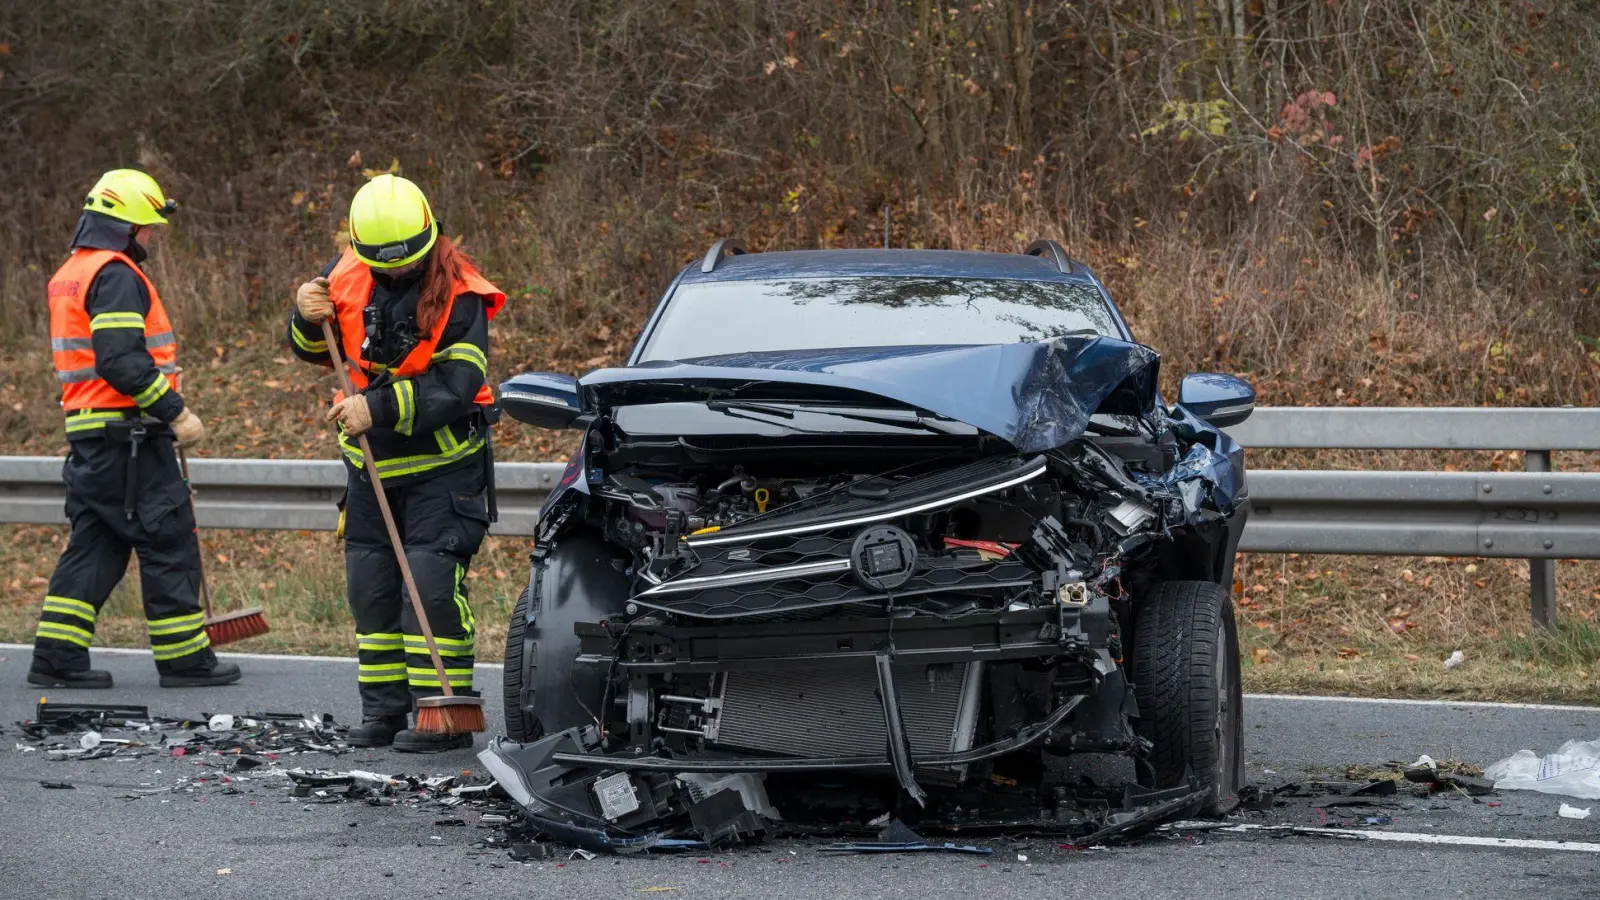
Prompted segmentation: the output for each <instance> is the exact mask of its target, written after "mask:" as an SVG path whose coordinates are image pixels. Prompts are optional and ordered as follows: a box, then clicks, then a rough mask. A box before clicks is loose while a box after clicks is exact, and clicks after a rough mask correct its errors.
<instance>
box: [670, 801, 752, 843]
mask: <svg viewBox="0 0 1600 900" xmlns="http://www.w3.org/2000/svg"><path fill="white" fill-rule="evenodd" d="M689 823H690V824H691V825H692V826H694V830H695V833H696V834H699V835H700V839H701V840H702V841H704V842H705V844H706V846H707V847H720V846H724V845H731V844H740V843H756V842H758V841H760V840H761V839H762V838H763V837H765V836H766V833H767V826H766V823H765V822H764V821H763V820H762V818H761V816H760V814H758V813H757V812H756V811H754V810H752V809H748V808H746V807H745V804H744V797H743V796H741V795H740V794H739V792H738V791H731V790H721V791H718V792H716V793H715V794H712V795H711V796H709V797H707V798H706V799H704V800H700V801H698V802H696V803H695V804H694V805H693V806H691V807H689Z"/></svg>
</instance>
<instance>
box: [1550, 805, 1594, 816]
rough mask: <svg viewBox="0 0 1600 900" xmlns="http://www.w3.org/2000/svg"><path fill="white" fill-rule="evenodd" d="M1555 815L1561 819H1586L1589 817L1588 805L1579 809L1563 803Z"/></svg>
mask: <svg viewBox="0 0 1600 900" xmlns="http://www.w3.org/2000/svg"><path fill="white" fill-rule="evenodd" d="M1557 815H1559V816H1561V818H1563V819H1587V818H1589V807H1587V806H1586V807H1584V808H1583V809H1579V808H1577V807H1576V806H1568V805H1567V804H1565V803H1563V804H1561V809H1560V810H1559V811H1558V813H1557Z"/></svg>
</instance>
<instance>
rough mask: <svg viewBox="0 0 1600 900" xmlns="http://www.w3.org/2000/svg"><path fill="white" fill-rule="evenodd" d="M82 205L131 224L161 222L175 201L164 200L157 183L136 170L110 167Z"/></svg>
mask: <svg viewBox="0 0 1600 900" xmlns="http://www.w3.org/2000/svg"><path fill="white" fill-rule="evenodd" d="M83 208H84V209H87V210H92V211H94V212H97V213H100V214H101V215H107V216H110V217H111V218H113V219H121V220H122V221H124V222H131V223H133V224H134V225H165V224H167V216H170V215H172V214H173V213H175V212H177V211H178V201H176V200H168V199H167V197H166V195H165V194H163V193H161V185H159V184H156V180H155V179H154V178H151V177H150V176H149V175H146V174H145V173H143V172H141V171H139V170H138V169H112V170H111V171H109V172H107V173H105V174H104V175H101V176H100V180H99V181H97V182H95V183H94V187H92V188H90V189H89V196H88V197H86V198H84V201H83Z"/></svg>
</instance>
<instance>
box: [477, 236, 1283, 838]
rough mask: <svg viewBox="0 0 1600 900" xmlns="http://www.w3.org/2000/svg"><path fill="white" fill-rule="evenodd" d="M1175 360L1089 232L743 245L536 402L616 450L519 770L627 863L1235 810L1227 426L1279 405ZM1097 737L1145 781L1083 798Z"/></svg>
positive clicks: (603, 463) (533, 791)
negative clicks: (594, 363)
mask: <svg viewBox="0 0 1600 900" xmlns="http://www.w3.org/2000/svg"><path fill="white" fill-rule="evenodd" d="M1158 364H1159V357H1158V356H1157V354H1156V353H1155V352H1154V351H1153V350H1151V349H1150V348H1148V347H1145V346H1143V345H1141V344H1139V343H1137V342H1136V341H1135V340H1134V339H1133V335H1132V333H1131V332H1130V331H1129V329H1128V326H1127V324H1126V323H1125V322H1124V320H1123V317H1122V315H1121V313H1120V312H1119V311H1118V309H1117V307H1116V305H1115V304H1114V303H1113V302H1112V301H1111V298H1110V296H1109V294H1108V293H1107V291H1106V289H1105V287H1104V286H1103V285H1102V284H1101V283H1100V281H1099V280H1098V279H1097V278H1096V277H1095V275H1094V274H1093V273H1092V272H1090V271H1089V270H1088V269H1087V268H1085V267H1084V266H1083V265H1081V264H1080V263H1077V262H1075V261H1073V260H1071V259H1069V258H1068V257H1067V255H1066V254H1065V253H1064V252H1063V250H1062V248H1061V247H1060V245H1058V244H1056V243H1055V242H1053V241H1039V242H1036V243H1035V244H1034V245H1033V246H1031V247H1029V248H1028V249H1027V251H1026V252H1024V253H1022V254H1014V255H1013V254H1000V253H967V252H954V251H921V250H883V251H876V250H870V251H869V250H831V251H802V252H783V253H759V254H747V253H745V252H743V248H742V247H741V246H740V245H738V244H737V243H736V242H732V241H722V242H718V243H717V244H716V245H715V246H713V247H712V248H711V250H710V251H709V252H708V253H707V254H706V255H705V258H704V259H703V260H702V261H697V262H696V263H694V264H693V265H691V266H689V267H688V268H686V269H685V270H684V271H683V272H682V273H681V274H680V275H679V276H678V278H677V279H676V280H675V281H674V282H673V283H672V285H671V286H670V287H669V288H668V290H667V292H666V295H665V297H663V298H662V300H661V302H660V303H659V304H658V305H657V307H656V309H655V312H654V314H653V315H652V316H651V318H650V320H649V322H648V323H647V324H646V325H645V327H644V330H643V333H642V334H641V335H640V338H639V340H638V343H637V344H636V346H635V347H634V350H633V352H632V355H631V356H630V358H629V360H628V362H627V365H625V366H622V367H619V368H610V369H601V370H598V371H595V372H591V373H589V374H588V375H585V376H584V377H582V378H580V379H574V378H571V377H569V376H565V375H558V374H548V373H546V374H529V375H522V376H518V377H515V378H512V379H511V380H510V381H508V382H506V383H505V384H503V385H502V386H501V400H502V403H503V404H504V406H505V409H506V411H507V412H508V413H510V415H512V416H513V417H514V418H517V419H518V420H520V421H523V422H526V423H529V424H532V425H536V426H540V427H545V428H561V429H572V430H575V431H580V432H581V433H582V439H581V441H580V442H579V444H578V448H577V450H576V451H575V452H574V453H573V454H572V457H571V460H570V462H569V464H568V466H567V469H566V472H565V474H564V476H563V477H562V479H561V482H560V484H559V486H558V487H557V489H556V490H555V491H554V492H553V493H552V495H551V497H550V499H549V501H548V502H547V503H546V505H545V507H544V509H543V510H542V512H541V514H540V520H539V524H538V531H537V535H536V540H535V547H534V550H533V564H532V572H531V575H530V579H529V584H528V589H527V591H526V592H525V593H524V594H523V596H522V598H521V600H520V601H519V602H518V604H517V607H516V611H515V613H514V616H513V620H512V624H511V630H510V634H509V636H508V641H507V646H506V666H505V703H506V718H507V730H508V732H509V734H508V736H507V738H506V739H502V740H498V741H496V742H494V743H493V744H492V745H491V747H490V748H489V749H488V750H487V751H485V752H484V754H483V760H484V762H485V764H486V765H487V766H488V767H489V768H490V769H491V771H493V772H494V773H495V774H496V775H497V776H498V777H499V780H500V782H501V784H502V785H503V786H505V787H506V789H507V790H508V791H509V792H510V793H511V794H512V796H513V797H514V798H515V799H516V800H517V801H518V802H519V804H521V806H522V807H523V809H524V810H525V811H526V812H527V813H528V815H529V817H530V818H531V819H532V820H533V821H534V822H535V823H536V824H538V825H539V827H541V828H542V829H544V830H545V831H546V832H547V833H549V834H550V835H551V836H553V837H557V838H562V839H566V840H570V841H574V842H577V843H579V844H580V845H582V846H588V847H591V848H595V849H600V850H613V851H614V850H626V849H640V848H644V847H649V846H653V845H655V844H657V843H659V842H660V841H663V840H683V839H690V840H697V841H702V842H708V843H713V844H715V843H724V842H730V841H737V840H742V839H749V838H751V837H752V836H756V835H759V834H761V833H763V832H764V831H765V830H766V829H767V828H768V827H769V826H770V825H771V823H773V822H774V821H777V820H780V819H781V820H783V821H787V822H796V823H803V822H823V821H837V820H838V819H839V818H840V817H841V816H845V817H847V818H850V819H853V820H855V821H866V819H867V818H870V817H871V816H872V815H875V814H876V813H877V812H882V811H886V810H894V811H896V812H897V814H898V815H899V816H900V817H901V818H902V819H903V820H904V821H906V822H910V823H912V824H913V825H917V824H920V825H921V826H922V827H937V826H940V825H949V826H955V827H962V828H972V827H978V826H982V825H985V824H991V825H994V826H996V827H1014V826H1018V825H1023V824H1026V823H1030V822H1032V823H1039V824H1043V825H1047V826H1050V827H1052V828H1054V829H1056V830H1058V831H1079V832H1082V833H1084V834H1088V835H1103V834H1105V833H1107V830H1108V829H1119V828H1126V827H1130V826H1131V825H1135V824H1138V823H1140V822H1149V821H1154V820H1155V819H1156V818H1160V817H1165V816H1170V815H1175V814H1179V813H1188V812H1194V811H1198V812H1205V813H1213V814H1214V813H1219V812H1222V811H1225V810H1226V809H1228V808H1230V807H1231V806H1232V805H1233V804H1234V803H1235V802H1236V793H1237V790H1238V789H1239V787H1240V786H1241V784H1242V776H1243V763H1242V759H1243V756H1242V752H1241V746H1240V745H1241V738H1242V734H1243V731H1242V726H1241V718H1240V713H1241V709H1240V706H1241V700H1240V686H1239V661H1238V640H1237V635H1236V633H1235V626H1234V616H1233V610H1232V606H1231V602H1230V597H1229V589H1228V588H1229V585H1230V584H1231V581H1232V566H1233V558H1234V551H1235V549H1236V548H1237V545H1238V541H1239V535H1240V532H1241V531H1242V529H1243V525H1244V520H1245V515H1246V512H1247V508H1248V499H1247V494H1246V490H1245V477H1244V463H1243V454H1242V452H1241V450H1240V448H1239V446H1238V445H1237V444H1235V443H1234V442H1233V441H1232V440H1231V439H1230V438H1229V437H1228V436H1227V435H1226V434H1224V433H1223V432H1222V431H1221V430H1219V429H1220V428H1221V427H1225V426H1227V425H1231V424H1234V423H1238V422H1242V421H1243V420H1244V419H1245V418H1246V417H1247V416H1249V415H1250V412H1251V410H1252V409H1253V407H1254V403H1255V394H1254V391H1253V390H1252V389H1251V387H1250V386H1249V385H1248V384H1246V383H1245V382H1243V381H1241V380H1239V379H1237V378H1234V377H1232V376H1228V375H1217V374H1194V375H1187V376H1185V377H1184V378H1183V379H1182V381H1181V383H1180V385H1179V387H1178V397H1177V403H1176V404H1173V405H1170V406H1169V405H1168V404H1167V403H1166V402H1165V401H1164V400H1163V398H1162V396H1161V394H1160V393H1159V391H1158V387H1157V374H1158ZM1075 753H1113V754H1121V755H1125V756H1127V757H1130V758H1131V759H1132V760H1133V762H1134V768H1135V772H1136V773H1137V784H1135V785H1128V786H1125V787H1124V789H1123V790H1122V792H1121V793H1118V794H1116V795H1115V796H1114V797H1112V796H1108V792H1107V791H1106V790H1104V789H1100V788H1095V787H1093V786H1090V785H1088V784H1087V783H1086V782H1082V783H1078V784H1060V783H1053V781H1052V778H1051V767H1050V766H1048V765H1046V762H1045V756H1046V755H1047V754H1054V755H1063V754H1075ZM858 816H859V818H857V817H858Z"/></svg>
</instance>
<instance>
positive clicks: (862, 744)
mask: <svg viewBox="0 0 1600 900" xmlns="http://www.w3.org/2000/svg"><path fill="white" fill-rule="evenodd" d="M981 669H982V663H958V664H954V665H943V666H928V665H923V664H919V663H896V664H895V666H894V678H895V686H896V688H897V689H898V693H899V699H900V718H901V720H902V721H904V722H905V726H906V736H907V737H908V738H909V740H910V742H911V751H912V752H913V753H949V752H954V751H961V750H966V749H969V748H970V747H971V746H972V740H973V734H974V732H975V730H976V723H977V718H978V716H977V712H978V700H979V695H980V692H979V685H980V684H981V682H982V677H981ZM716 743H717V744H718V745H719V746H724V747H731V748H738V749H741V750H755V751H761V752H765V753H773V754H779V755H784V756H869V755H879V754H883V753H885V752H886V751H887V748H888V745H889V741H888V733H887V730H886V729H885V728H884V724H883V706H882V704H881V702H880V701H879V699H878V677H877V673H876V671H875V669H874V667H873V663H872V661H871V660H870V659H869V660H856V661H851V662H850V663H848V664H829V665H825V666H824V665H817V666H806V667H784V668H778V669H773V670H771V671H764V672H763V671H737V672H730V673H728V674H727V682H726V687H725V690H724V693H723V703H722V711H721V715H720V716H719V718H718V726H717V738H716Z"/></svg>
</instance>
